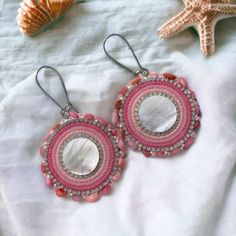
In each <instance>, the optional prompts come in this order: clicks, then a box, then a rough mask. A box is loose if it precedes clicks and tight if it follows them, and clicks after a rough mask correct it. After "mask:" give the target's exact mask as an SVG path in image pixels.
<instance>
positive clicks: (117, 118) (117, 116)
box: [111, 111, 120, 125]
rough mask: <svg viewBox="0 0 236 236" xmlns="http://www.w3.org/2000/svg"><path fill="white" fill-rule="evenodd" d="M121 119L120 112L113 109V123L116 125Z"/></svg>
mask: <svg viewBox="0 0 236 236" xmlns="http://www.w3.org/2000/svg"><path fill="white" fill-rule="evenodd" d="M119 120H120V118H119V115H118V112H117V111H113V112H112V116H111V123H112V124H113V125H116V124H117V123H118V122H119Z"/></svg>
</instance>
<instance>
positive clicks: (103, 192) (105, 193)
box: [101, 184, 112, 195]
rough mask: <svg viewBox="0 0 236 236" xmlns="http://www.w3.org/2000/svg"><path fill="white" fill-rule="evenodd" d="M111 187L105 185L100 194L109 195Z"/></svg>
mask: <svg viewBox="0 0 236 236" xmlns="http://www.w3.org/2000/svg"><path fill="white" fill-rule="evenodd" d="M111 190H112V187H111V185H109V184H108V185H107V186H105V187H104V188H103V189H102V190H101V194H102V195H109V194H110V193H111Z"/></svg>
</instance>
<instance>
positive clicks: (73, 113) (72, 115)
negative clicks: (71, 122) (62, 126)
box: [69, 111, 79, 119]
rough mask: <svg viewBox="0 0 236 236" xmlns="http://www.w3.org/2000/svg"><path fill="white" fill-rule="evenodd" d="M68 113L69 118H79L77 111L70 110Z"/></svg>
mask: <svg viewBox="0 0 236 236" xmlns="http://www.w3.org/2000/svg"><path fill="white" fill-rule="evenodd" d="M69 115H70V117H71V118H74V119H76V118H79V114H78V113H77V112H74V111H71V112H70V113H69Z"/></svg>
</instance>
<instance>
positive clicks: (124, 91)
mask: <svg viewBox="0 0 236 236" xmlns="http://www.w3.org/2000/svg"><path fill="white" fill-rule="evenodd" d="M128 90H129V88H128V87H123V88H121V90H120V92H119V94H121V95H122V96H124V95H125V94H126V93H127V92H128Z"/></svg>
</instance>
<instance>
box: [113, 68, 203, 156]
mask: <svg viewBox="0 0 236 236" xmlns="http://www.w3.org/2000/svg"><path fill="white" fill-rule="evenodd" d="M112 122H113V124H114V125H115V126H116V128H118V130H119V134H120V136H121V137H122V138H123V139H124V140H125V141H126V142H127V144H128V145H129V146H130V147H131V148H132V149H135V150H138V151H142V152H143V153H144V155H145V156H146V157H164V156H168V155H174V154H177V153H179V152H180V151H182V150H185V149H187V148H188V147H189V146H190V145H191V144H192V143H193V138H194V137H195V131H196V129H197V128H199V126H200V107H199V105H198V102H197V100H196V97H195V94H194V92H192V91H191V90H189V89H188V86H187V82H186V81H185V79H183V78H179V77H177V76H175V75H172V74H167V73H166V74H158V73H156V72H152V73H150V74H149V76H148V77H143V76H142V75H139V76H137V77H136V78H134V79H133V80H132V81H131V82H130V83H129V84H128V85H127V86H126V87H124V88H122V89H121V90H120V92H119V97H118V100H117V101H116V103H115V110H114V112H113V115H112Z"/></svg>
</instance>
